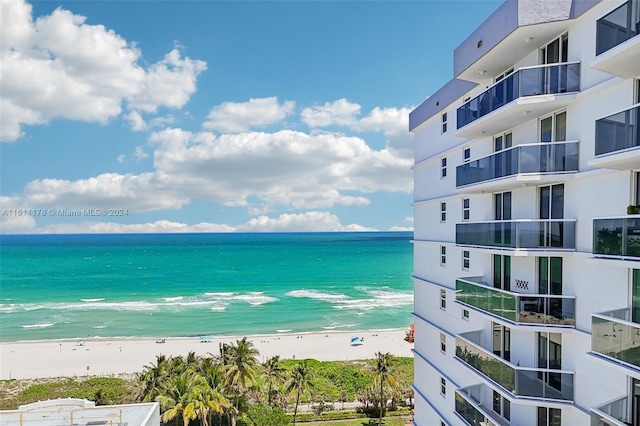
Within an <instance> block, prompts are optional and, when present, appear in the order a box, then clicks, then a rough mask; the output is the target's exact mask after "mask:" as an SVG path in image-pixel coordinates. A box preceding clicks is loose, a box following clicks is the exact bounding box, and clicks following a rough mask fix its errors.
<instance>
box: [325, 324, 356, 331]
mask: <svg viewBox="0 0 640 426" xmlns="http://www.w3.org/2000/svg"><path fill="white" fill-rule="evenodd" d="M355 326H356V325H355V324H336V325H327V326H324V327H322V328H323V329H324V330H335V329H336V328H351V327H355Z"/></svg>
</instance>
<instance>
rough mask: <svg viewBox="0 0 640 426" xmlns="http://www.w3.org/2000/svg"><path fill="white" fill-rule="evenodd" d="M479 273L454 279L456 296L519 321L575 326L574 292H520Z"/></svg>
mask: <svg viewBox="0 0 640 426" xmlns="http://www.w3.org/2000/svg"><path fill="white" fill-rule="evenodd" d="M481 280H482V277H472V278H466V279H457V280H456V300H457V301H458V302H460V303H464V304H466V305H469V306H472V307H474V308H476V309H479V310H481V311H484V312H487V313H489V314H491V315H495V316H498V317H500V318H504V319H506V320H507V321H511V322H513V323H514V324H520V325H532V324H533V325H538V324H540V325H550V326H558V327H575V325H576V314H575V309H576V300H575V297H574V296H560V295H546V294H522V293H514V292H511V291H506V290H501V289H498V288H494V287H491V286H489V285H488V284H487V283H484V282H482V281H481Z"/></svg>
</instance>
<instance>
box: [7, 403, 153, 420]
mask: <svg viewBox="0 0 640 426" xmlns="http://www.w3.org/2000/svg"><path fill="white" fill-rule="evenodd" d="M0 425H2V426H65V425H69V426H97V425H107V426H160V405H159V404H158V403H157V402H148V403H139V404H120V405H101V406H96V404H95V402H93V401H88V400H86V399H76V398H61V399H50V400H46V401H39V402H34V403H32V404H26V405H21V406H20V407H19V408H18V409H17V410H4V411H0Z"/></svg>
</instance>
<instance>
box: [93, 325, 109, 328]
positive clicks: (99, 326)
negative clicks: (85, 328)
mask: <svg viewBox="0 0 640 426" xmlns="http://www.w3.org/2000/svg"><path fill="white" fill-rule="evenodd" d="M91 328H107V326H106V325H92V326H91Z"/></svg>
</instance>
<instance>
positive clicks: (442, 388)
mask: <svg viewBox="0 0 640 426" xmlns="http://www.w3.org/2000/svg"><path fill="white" fill-rule="evenodd" d="M446 394H447V381H446V379H445V378H444V377H440V395H442V396H445V395H446Z"/></svg>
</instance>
